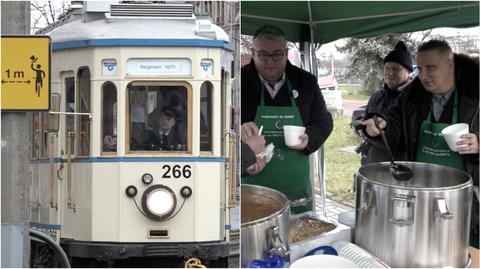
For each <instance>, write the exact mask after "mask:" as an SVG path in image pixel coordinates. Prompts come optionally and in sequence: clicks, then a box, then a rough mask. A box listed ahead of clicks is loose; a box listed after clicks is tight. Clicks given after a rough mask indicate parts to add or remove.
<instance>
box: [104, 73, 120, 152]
mask: <svg viewBox="0 0 480 269" xmlns="http://www.w3.org/2000/svg"><path fill="white" fill-rule="evenodd" d="M102 137H103V147H102V149H103V152H116V151H117V88H116V87H115V85H114V84H113V83H111V82H106V83H105V84H103V87H102Z"/></svg>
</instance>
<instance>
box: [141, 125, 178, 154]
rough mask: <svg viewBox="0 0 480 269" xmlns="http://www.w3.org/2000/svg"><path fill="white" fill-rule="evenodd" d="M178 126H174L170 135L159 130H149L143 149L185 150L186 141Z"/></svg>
mask: <svg viewBox="0 0 480 269" xmlns="http://www.w3.org/2000/svg"><path fill="white" fill-rule="evenodd" d="M183 141H184V139H183V137H182V136H181V134H180V133H179V131H178V130H177V129H176V128H173V129H172V130H171V131H170V132H169V133H168V135H160V133H159V132H158V131H154V130H147V132H146V134H145V142H144V143H143V144H142V146H141V148H142V149H143V150H185V147H186V143H184V142H183Z"/></svg>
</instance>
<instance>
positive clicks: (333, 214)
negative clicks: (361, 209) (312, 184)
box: [315, 188, 355, 220]
mask: <svg viewBox="0 0 480 269" xmlns="http://www.w3.org/2000/svg"><path fill="white" fill-rule="evenodd" d="M325 204H326V209H327V217H328V218H332V219H335V220H338V215H339V214H340V213H343V212H348V211H354V210H355V208H353V207H351V206H349V205H344V204H342V203H339V202H336V201H334V200H332V199H330V198H329V194H328V193H327V195H326V198H325ZM315 212H316V213H317V214H321V212H322V206H321V196H320V189H317V188H315Z"/></svg>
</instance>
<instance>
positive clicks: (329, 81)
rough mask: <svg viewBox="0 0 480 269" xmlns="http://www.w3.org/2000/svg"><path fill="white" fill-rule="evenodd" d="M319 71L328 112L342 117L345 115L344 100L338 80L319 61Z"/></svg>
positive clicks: (319, 80) (320, 84)
mask: <svg viewBox="0 0 480 269" xmlns="http://www.w3.org/2000/svg"><path fill="white" fill-rule="evenodd" d="M317 70H318V85H319V86H320V90H321V91H322V95H323V98H324V99H325V104H326V105H327V109H328V111H330V113H332V115H333V116H334V117H341V116H342V115H343V99H342V91H341V90H340V88H339V87H338V82H337V79H336V78H335V76H334V75H333V73H332V72H331V71H330V70H328V69H327V68H325V66H324V65H323V64H322V63H321V62H320V61H317Z"/></svg>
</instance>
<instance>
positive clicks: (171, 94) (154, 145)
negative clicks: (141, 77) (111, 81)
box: [128, 83, 188, 151]
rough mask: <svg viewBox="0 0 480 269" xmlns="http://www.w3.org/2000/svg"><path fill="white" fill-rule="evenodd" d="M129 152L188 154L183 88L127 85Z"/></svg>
mask: <svg viewBox="0 0 480 269" xmlns="http://www.w3.org/2000/svg"><path fill="white" fill-rule="evenodd" d="M128 92H129V107H130V117H129V118H130V120H129V123H130V132H129V134H130V150H131V151H188V143H187V133H188V130H187V115H188V114H187V112H188V105H187V100H188V98H187V97H188V95H187V88H186V87H185V86H171V85H168V86H167V85H165V86H163V85H149V84H148V83H130V84H129V85H128Z"/></svg>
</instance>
